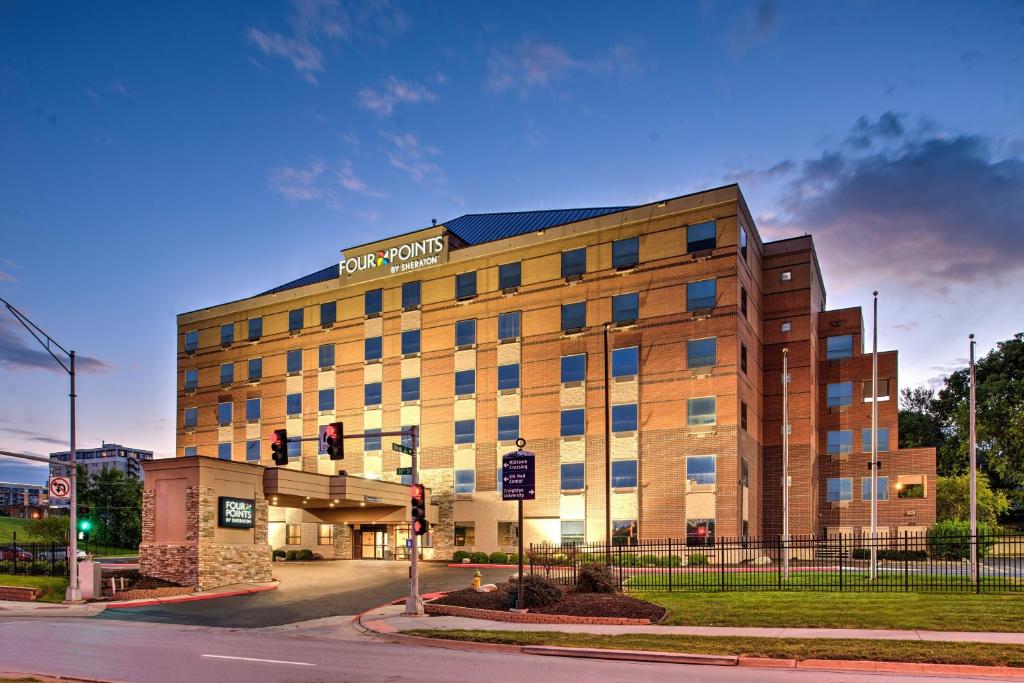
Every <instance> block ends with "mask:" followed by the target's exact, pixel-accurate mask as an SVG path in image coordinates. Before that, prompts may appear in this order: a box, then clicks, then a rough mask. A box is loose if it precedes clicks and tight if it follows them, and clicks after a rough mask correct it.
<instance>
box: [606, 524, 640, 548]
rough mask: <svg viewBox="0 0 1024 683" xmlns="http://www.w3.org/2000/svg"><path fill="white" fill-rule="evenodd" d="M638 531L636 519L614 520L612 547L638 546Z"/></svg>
mask: <svg viewBox="0 0 1024 683" xmlns="http://www.w3.org/2000/svg"><path fill="white" fill-rule="evenodd" d="M636 544H637V531H636V520H635V519H613V520H612V545H636Z"/></svg>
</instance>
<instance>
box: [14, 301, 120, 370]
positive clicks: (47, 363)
mask: <svg viewBox="0 0 1024 683" xmlns="http://www.w3.org/2000/svg"><path fill="white" fill-rule="evenodd" d="M6 312H7V311H6V310H4V313H6ZM29 342H31V344H32V345H35V343H36V342H35V340H33V339H32V337H31V336H30V335H29V333H28V332H27V331H25V330H24V328H22V326H21V324H20V323H19V322H18V321H17V320H14V319H13V318H11V317H10V316H9V315H2V314H0V368H5V369H8V370H34V369H36V370H52V371H57V372H63V370H61V367H60V366H59V365H58V364H57V361H55V360H54V359H53V357H52V356H51V355H50V354H49V353H47V352H46V351H45V350H44V349H43V348H41V347H40V348H39V349H36V348H35V347H34V346H30V345H29ZM56 353H57V356H58V357H59V358H61V360H62V361H64V362H65V363H67V359H66V358H64V357H63V354H62V353H61V352H60V351H57V352H56ZM111 369H112V368H111V366H110V365H109V364H108V363H106V362H104V361H102V360H99V359H97V358H92V357H90V356H81V355H76V356H75V371H76V372H85V373H103V372H107V371H109V370H111Z"/></svg>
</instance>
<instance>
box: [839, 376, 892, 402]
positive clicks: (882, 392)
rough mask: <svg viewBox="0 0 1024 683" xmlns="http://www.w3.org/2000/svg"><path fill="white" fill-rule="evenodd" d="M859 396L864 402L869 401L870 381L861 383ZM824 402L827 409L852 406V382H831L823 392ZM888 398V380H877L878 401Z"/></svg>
mask: <svg viewBox="0 0 1024 683" xmlns="http://www.w3.org/2000/svg"><path fill="white" fill-rule="evenodd" d="M861 395H862V396H863V397H864V400H865V401H870V400H871V380H864V381H862V382H861ZM825 396H826V402H827V404H828V407H829V408H838V407H841V406H848V405H853V382H833V383H830V384H829V385H828V386H827V387H826V390H825ZM888 398H889V380H887V379H880V380H878V400H879V401H882V400H886V399H888Z"/></svg>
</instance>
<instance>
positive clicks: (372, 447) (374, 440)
mask: <svg viewBox="0 0 1024 683" xmlns="http://www.w3.org/2000/svg"><path fill="white" fill-rule="evenodd" d="M363 450H364V451H379V450H380V430H379V429H364V430H363Z"/></svg>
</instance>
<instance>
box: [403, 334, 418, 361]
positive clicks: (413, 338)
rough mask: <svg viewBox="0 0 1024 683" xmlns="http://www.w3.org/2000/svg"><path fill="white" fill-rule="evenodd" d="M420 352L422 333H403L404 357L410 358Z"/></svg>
mask: <svg viewBox="0 0 1024 683" xmlns="http://www.w3.org/2000/svg"><path fill="white" fill-rule="evenodd" d="M419 352H420V331H419V330H406V331H405V332H403V333H402V355H403V356H408V355H411V354H415V353H419Z"/></svg>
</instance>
